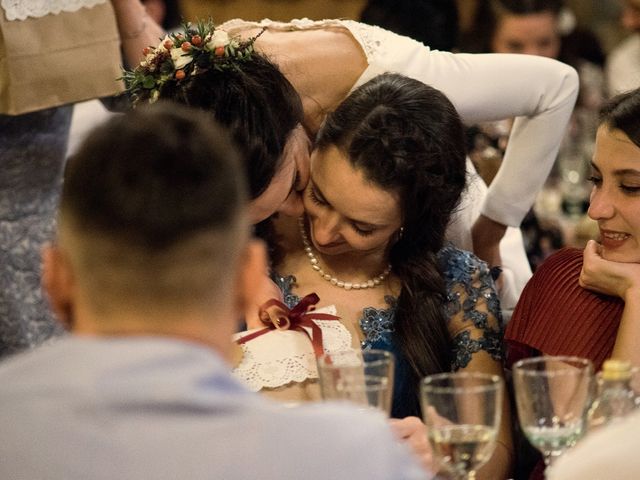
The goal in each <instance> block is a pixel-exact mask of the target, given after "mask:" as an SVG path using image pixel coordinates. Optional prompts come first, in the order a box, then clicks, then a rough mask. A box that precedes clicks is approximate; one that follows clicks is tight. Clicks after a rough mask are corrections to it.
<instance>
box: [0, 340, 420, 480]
mask: <svg viewBox="0 0 640 480" xmlns="http://www.w3.org/2000/svg"><path fill="white" fill-rule="evenodd" d="M0 385H1V387H0V432H1V439H0V478H2V479H11V480H19V479H28V480H37V479H61V480H62V479H64V480H73V479H96V480H99V479H104V480H116V479H117V480H122V479H141V480H146V479H185V480H197V479H205V478H206V479H220V480H233V479H256V480H269V479H273V480H275V479H279V480H280V479H304V480H314V479H318V480H320V479H322V480H328V479H331V480H340V479H345V480H347V479H348V480H354V479H367V480H376V479H389V480H401V479H418V478H425V475H424V473H423V472H422V471H421V470H420V469H419V468H418V466H417V464H416V463H415V462H414V459H413V458H412V457H411V456H410V455H409V453H408V452H407V451H406V450H405V448H404V447H403V446H401V445H399V444H398V443H397V442H396V441H395V440H394V439H393V436H392V434H391V432H390V430H389V428H388V426H387V424H386V421H385V420H384V419H383V418H381V417H378V416H377V415H375V414H370V413H367V412H361V411H358V410H355V409H353V408H350V407H348V406H346V405H331V404H315V405H308V406H304V407H298V408H285V407H282V406H280V405H279V404H276V403H273V402H271V401H268V400H267V399H265V398H263V397H260V396H258V395H255V394H253V393H251V392H249V391H248V390H246V389H245V388H244V387H242V386H241V385H240V384H239V383H237V381H236V380H235V379H234V378H232V377H231V375H230V374H229V373H228V366H227V365H226V364H225V363H224V362H223V361H222V360H221V359H220V358H219V357H218V356H217V355H216V354H215V353H214V352H213V351H211V350H210V349H207V348H205V347H202V346H198V345H196V344H192V343H188V342H182V341H177V340H172V339H168V338H160V337H153V338H152V337H145V338H143V337H136V338H123V337H118V338H87V337H68V338H63V339H61V340H59V341H57V342H55V343H54V344H52V345H47V346H43V347H40V348H39V349H36V350H34V351H31V352H27V353H23V354H19V355H17V356H15V357H12V358H10V359H8V360H5V361H4V362H3V363H0Z"/></svg>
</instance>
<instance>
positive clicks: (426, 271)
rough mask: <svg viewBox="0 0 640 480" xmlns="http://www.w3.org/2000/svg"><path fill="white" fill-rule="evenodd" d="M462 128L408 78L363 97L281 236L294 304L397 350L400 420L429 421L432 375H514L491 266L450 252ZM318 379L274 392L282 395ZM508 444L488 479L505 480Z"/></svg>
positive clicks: (344, 108)
mask: <svg viewBox="0 0 640 480" xmlns="http://www.w3.org/2000/svg"><path fill="white" fill-rule="evenodd" d="M465 181H466V177H465V150H464V138H463V129H462V124H461V121H460V118H459V116H458V114H457V112H456V111H455V109H454V107H453V106H452V105H451V103H450V102H449V100H448V99H447V98H446V97H445V96H444V95H443V94H442V93H441V92H439V91H438V90H435V89H433V88H431V87H428V86H426V85H424V84H422V83H420V82H417V81H415V80H412V79H409V78H406V77H403V76H401V75H397V74H384V75H381V76H379V77H376V78H374V79H373V80H371V81H369V82H368V83H366V84H364V85H363V86H361V87H359V88H358V89H356V90H355V91H354V92H353V93H352V94H351V95H350V96H349V97H348V99H347V100H345V102H344V103H343V104H342V105H340V106H339V107H338V108H337V110H336V111H335V112H333V113H331V114H329V116H328V118H327V120H326V122H325V124H324V126H323V127H322V129H321V131H320V133H319V134H318V138H317V142H316V146H315V150H314V152H313V154H312V157H311V178H310V181H309V185H308V187H307V189H306V191H305V194H304V198H303V200H304V204H305V211H306V213H305V216H304V217H303V218H302V219H300V220H299V221H298V222H295V221H294V222H291V221H290V220H288V219H285V218H282V219H280V221H279V222H278V223H277V225H276V226H277V228H278V230H279V232H280V234H281V235H282V241H281V242H280V246H281V248H282V249H283V251H284V252H285V255H284V260H283V261H281V262H280V263H279V264H278V265H274V271H275V272H277V274H276V275H275V277H276V282H277V283H278V284H279V285H280V287H281V288H282V290H283V293H284V297H285V300H286V302H288V303H289V305H290V306H291V305H293V304H295V303H296V302H297V300H298V298H299V297H301V296H303V295H306V294H308V293H310V292H315V293H317V294H318V295H319V297H320V299H321V301H320V303H319V304H318V306H319V307H323V306H327V305H334V306H335V308H336V311H337V313H338V315H339V316H340V317H341V322H342V324H343V325H344V326H345V327H346V329H347V330H348V331H349V333H350V334H351V337H352V345H353V346H360V347H362V348H364V349H367V348H381V349H385V350H390V351H392V352H393V353H394V354H395V356H396V360H397V373H396V379H395V386H394V387H395V388H394V390H395V391H394V401H393V406H392V416H393V417H395V418H404V417H407V416H419V415H420V407H419V401H418V384H419V380H420V379H421V378H422V377H423V376H425V375H427V374H431V373H436V372H445V371H452V370H453V371H456V370H465V371H480V372H485V373H492V374H496V375H502V368H501V355H502V351H501V350H502V349H501V343H502V320H501V315H500V306H499V300H498V297H497V294H496V291H495V286H494V283H493V280H492V278H491V275H490V271H489V269H488V268H487V265H486V264H485V263H484V262H482V261H480V260H479V259H478V258H477V257H475V256H474V255H473V254H472V253H470V252H466V251H463V250H459V249H457V248H455V247H453V246H451V245H449V244H446V243H445V240H444V237H445V230H446V226H447V223H448V221H449V219H450V217H451V214H452V212H453V211H454V210H455V208H456V206H457V205H458V202H459V200H460V195H461V192H462V191H463V189H464V188H465ZM314 383H315V381H314V380H313V379H309V380H307V381H305V382H298V383H297V384H295V385H287V386H283V387H281V388H277V389H272V391H271V392H270V393H271V394H273V395H274V396H278V395H279V394H282V395H283V396H284V397H286V395H287V391H289V392H290V391H291V390H292V389H297V390H305V389H306V388H307V387H310V388H311V387H312V386H313V384H314ZM503 418H504V421H503V425H502V429H501V434H500V440H499V442H500V443H501V445H502V446H501V447H499V448H498V449H497V450H496V453H495V456H494V458H493V459H492V461H491V462H490V464H489V465H488V466H487V467H486V468H485V469H484V472H482V473H481V474H480V477H479V478H506V476H507V475H508V472H509V468H510V465H511V451H512V449H511V441H510V434H509V424H508V418H509V416H508V415H507V414H505V415H504V417H503Z"/></svg>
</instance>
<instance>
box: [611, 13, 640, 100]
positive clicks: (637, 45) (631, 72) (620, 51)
mask: <svg viewBox="0 0 640 480" xmlns="http://www.w3.org/2000/svg"><path fill="white" fill-rule="evenodd" d="M620 23H621V24H622V26H623V27H624V28H625V29H626V30H627V31H629V32H630V35H629V37H627V38H626V39H625V40H623V41H622V42H621V43H620V44H619V45H618V46H616V47H615V48H614V49H613V50H612V51H611V53H609V56H608V58H607V67H606V74H607V87H608V89H609V93H610V94H611V95H615V94H618V93H620V92H625V91H627V90H631V89H633V88H637V87H638V86H640V0H622V14H621V16H620Z"/></svg>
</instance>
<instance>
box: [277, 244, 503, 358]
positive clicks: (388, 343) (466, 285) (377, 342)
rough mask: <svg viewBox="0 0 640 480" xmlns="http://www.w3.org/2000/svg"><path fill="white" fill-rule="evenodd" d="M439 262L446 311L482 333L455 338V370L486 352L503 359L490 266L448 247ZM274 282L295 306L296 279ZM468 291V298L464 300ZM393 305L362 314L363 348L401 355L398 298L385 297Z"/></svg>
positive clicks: (283, 277) (500, 325) (498, 307)
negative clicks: (396, 330) (396, 341)
mask: <svg viewBox="0 0 640 480" xmlns="http://www.w3.org/2000/svg"><path fill="white" fill-rule="evenodd" d="M438 261H439V262H440V268H441V270H442V272H443V274H444V277H445V284H446V290H447V300H446V303H445V305H444V311H445V313H446V315H447V318H449V319H451V318H453V317H454V316H455V315H456V314H458V313H459V312H460V311H463V319H464V322H471V323H472V324H473V326H474V327H475V328H476V329H478V330H479V331H480V332H482V335H481V336H480V337H479V338H472V336H471V333H470V332H469V331H468V330H465V331H462V332H461V333H459V334H457V335H456V336H455V337H454V338H453V353H454V355H453V358H454V361H453V365H451V368H452V370H458V369H460V368H464V367H466V366H467V365H468V364H469V362H470V361H471V357H472V355H473V354H474V353H476V352H479V351H480V350H484V351H486V352H487V353H489V354H490V355H491V357H492V358H494V359H495V360H498V361H500V360H502V333H503V332H502V315H501V313H500V301H499V300H498V295H497V293H496V291H495V287H494V283H493V279H492V278H491V275H490V273H489V269H488V267H487V265H486V264H485V263H484V262H482V261H480V260H479V259H478V258H477V257H476V256H475V255H473V254H472V253H470V252H467V251H464V250H459V249H457V248H455V247H453V246H452V245H447V246H445V247H444V248H443V249H442V250H440V252H438ZM274 281H275V282H276V284H277V285H278V287H279V288H280V289H281V290H282V292H283V295H284V300H285V304H286V305H287V306H288V307H290V308H291V307H292V306H293V305H295V304H296V303H298V301H299V300H300V298H299V297H298V296H297V295H295V294H293V293H292V288H293V285H294V284H295V283H296V279H295V277H294V276H292V275H289V276H280V275H277V274H275V275H274ZM462 292H464V296H465V299H464V300H463V301H461V299H460V297H461V296H462V295H461V294H462ZM480 299H483V300H484V301H485V302H486V304H487V311H488V313H489V314H491V315H492V316H493V317H494V318H495V319H496V320H497V325H490V322H489V321H488V320H489V315H488V314H487V313H485V312H481V311H479V310H477V309H476V305H477V302H478V300H480ZM385 301H386V302H387V304H388V305H389V308H387V309H378V308H373V307H366V308H364V309H363V311H362V318H361V319H360V328H361V329H362V332H363V334H364V339H363V341H362V342H361V346H362V348H363V349H367V348H386V349H391V350H393V351H394V353H396V354H398V352H397V349H396V348H394V345H393V340H392V334H393V321H394V314H395V308H396V299H395V298H394V297H391V296H387V297H385Z"/></svg>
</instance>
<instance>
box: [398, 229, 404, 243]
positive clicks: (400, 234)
mask: <svg viewBox="0 0 640 480" xmlns="http://www.w3.org/2000/svg"><path fill="white" fill-rule="evenodd" d="M403 234H404V227H400V229H399V230H398V240H400V239H401V238H402V235H403Z"/></svg>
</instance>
